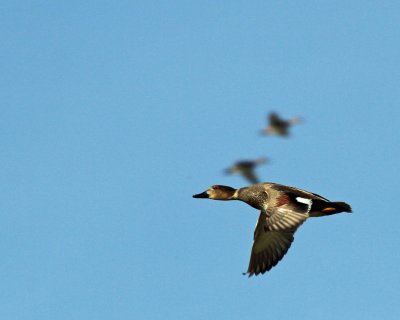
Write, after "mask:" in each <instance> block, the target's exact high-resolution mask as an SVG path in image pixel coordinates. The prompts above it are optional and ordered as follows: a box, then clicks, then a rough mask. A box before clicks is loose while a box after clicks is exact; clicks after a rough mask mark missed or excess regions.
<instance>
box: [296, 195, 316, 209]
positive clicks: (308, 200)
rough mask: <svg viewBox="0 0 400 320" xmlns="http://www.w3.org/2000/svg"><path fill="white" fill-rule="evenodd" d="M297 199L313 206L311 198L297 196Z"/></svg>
mask: <svg viewBox="0 0 400 320" xmlns="http://www.w3.org/2000/svg"><path fill="white" fill-rule="evenodd" d="M296 201H297V202H300V203H304V204H306V205H308V206H309V207H311V205H312V200H311V199H306V198H302V197H297V198H296Z"/></svg>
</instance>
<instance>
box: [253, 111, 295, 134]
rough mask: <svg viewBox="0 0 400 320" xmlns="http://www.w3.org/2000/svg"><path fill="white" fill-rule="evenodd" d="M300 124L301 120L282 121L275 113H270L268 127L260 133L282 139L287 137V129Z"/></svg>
mask: <svg viewBox="0 0 400 320" xmlns="http://www.w3.org/2000/svg"><path fill="white" fill-rule="evenodd" d="M299 122H301V119H300V118H298V117H296V118H291V119H289V120H284V119H282V118H280V117H279V116H278V115H277V114H276V113H275V112H271V113H270V114H269V116H268V123H269V125H268V126H267V127H266V128H265V129H263V130H262V131H261V133H262V134H264V135H278V136H282V137H288V136H289V127H290V126H292V125H294V124H297V123H299Z"/></svg>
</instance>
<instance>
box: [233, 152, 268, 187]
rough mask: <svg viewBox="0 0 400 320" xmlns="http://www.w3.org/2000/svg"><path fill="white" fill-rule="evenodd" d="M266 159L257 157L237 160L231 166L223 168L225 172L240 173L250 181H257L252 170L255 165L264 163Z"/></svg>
mask: <svg viewBox="0 0 400 320" xmlns="http://www.w3.org/2000/svg"><path fill="white" fill-rule="evenodd" d="M267 161H268V159H267V158H259V159H256V160H241V161H237V162H236V163H235V164H233V166H231V167H229V168H227V169H225V173H226V174H235V173H238V174H241V175H242V176H244V177H245V178H246V179H247V180H248V181H249V182H250V183H253V184H255V183H258V182H259V180H258V178H257V175H256V174H255V172H254V169H255V167H257V166H258V165H260V164H263V163H266V162H267Z"/></svg>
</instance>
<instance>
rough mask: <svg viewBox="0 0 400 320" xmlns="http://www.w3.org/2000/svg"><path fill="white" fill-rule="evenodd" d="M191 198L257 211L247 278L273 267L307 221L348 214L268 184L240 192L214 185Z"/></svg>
mask: <svg viewBox="0 0 400 320" xmlns="http://www.w3.org/2000/svg"><path fill="white" fill-rule="evenodd" d="M193 198H206V199H212V200H240V201H243V202H245V203H247V204H248V205H250V206H252V207H253V208H255V209H258V210H260V211H261V213H260V216H259V218H258V221H257V225H256V228H255V230H254V241H253V247H252V249H251V255H250V262H249V267H248V269H247V272H246V274H248V275H249V277H250V276H252V275H256V276H257V275H259V274H264V273H265V272H267V271H269V270H271V268H272V267H274V266H276V265H277V264H278V262H279V261H280V260H281V259H282V258H283V256H284V255H285V254H286V252H287V251H288V250H289V248H290V246H291V244H292V242H293V240H294V233H295V232H296V230H297V229H298V228H299V227H300V225H301V224H302V223H303V222H304V221H306V220H307V219H308V218H309V217H322V216H328V215H332V214H336V213H340V212H352V210H351V207H350V205H348V204H347V203H345V202H331V201H329V200H328V199H326V198H324V197H321V196H319V195H318V194H315V193H312V192H308V191H305V190H301V189H298V188H294V187H289V186H285V185H281V184H277V183H271V182H266V183H260V184H255V185H252V186H249V187H244V188H240V189H234V188H232V187H228V186H222V185H215V186H212V187H210V188H209V189H207V190H206V191H204V192H202V193H199V194H195V195H194V196H193Z"/></svg>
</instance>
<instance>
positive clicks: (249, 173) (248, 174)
mask: <svg viewBox="0 0 400 320" xmlns="http://www.w3.org/2000/svg"><path fill="white" fill-rule="evenodd" d="M242 175H243V176H244V177H245V178H246V179H247V180H248V181H249V182H250V183H252V184H256V183H259V180H258V178H257V176H256V174H255V173H254V170H253V169H252V168H246V169H243V170H242Z"/></svg>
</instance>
